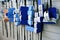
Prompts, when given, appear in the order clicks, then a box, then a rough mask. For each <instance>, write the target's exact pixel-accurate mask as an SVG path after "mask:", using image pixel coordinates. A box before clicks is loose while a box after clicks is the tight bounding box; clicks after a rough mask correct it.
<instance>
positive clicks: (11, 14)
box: [6, 8, 15, 18]
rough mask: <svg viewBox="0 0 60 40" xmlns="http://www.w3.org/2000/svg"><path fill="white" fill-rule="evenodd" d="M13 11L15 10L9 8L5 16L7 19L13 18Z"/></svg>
mask: <svg viewBox="0 0 60 40" xmlns="http://www.w3.org/2000/svg"><path fill="white" fill-rule="evenodd" d="M14 10H15V8H9V9H8V13H7V14H6V16H8V18H13V11H14Z"/></svg>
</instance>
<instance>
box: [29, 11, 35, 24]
mask: <svg viewBox="0 0 60 40" xmlns="http://www.w3.org/2000/svg"><path fill="white" fill-rule="evenodd" d="M28 16H30V19H28V25H33V24H32V23H33V16H34V13H33V11H28Z"/></svg>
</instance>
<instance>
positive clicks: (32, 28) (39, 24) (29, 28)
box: [25, 23, 43, 33]
mask: <svg viewBox="0 0 60 40" xmlns="http://www.w3.org/2000/svg"><path fill="white" fill-rule="evenodd" d="M36 25H37V26H36V28H37V30H36V33H40V32H42V31H43V23H37V24H36ZM25 29H26V30H28V31H31V32H34V29H35V28H34V26H28V25H26V26H25Z"/></svg>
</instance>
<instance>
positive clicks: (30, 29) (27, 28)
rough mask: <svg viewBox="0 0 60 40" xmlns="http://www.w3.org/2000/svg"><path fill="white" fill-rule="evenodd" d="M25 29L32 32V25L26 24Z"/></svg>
mask: <svg viewBox="0 0 60 40" xmlns="http://www.w3.org/2000/svg"><path fill="white" fill-rule="evenodd" d="M25 29H26V30H28V31H31V32H34V28H33V26H28V25H26V26H25Z"/></svg>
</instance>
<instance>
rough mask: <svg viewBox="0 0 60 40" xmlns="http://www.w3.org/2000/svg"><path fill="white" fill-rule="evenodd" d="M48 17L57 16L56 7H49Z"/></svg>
mask: <svg viewBox="0 0 60 40" xmlns="http://www.w3.org/2000/svg"><path fill="white" fill-rule="evenodd" d="M48 11H49V17H50V18H57V9H56V8H54V7H53V8H49V9H48Z"/></svg>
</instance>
